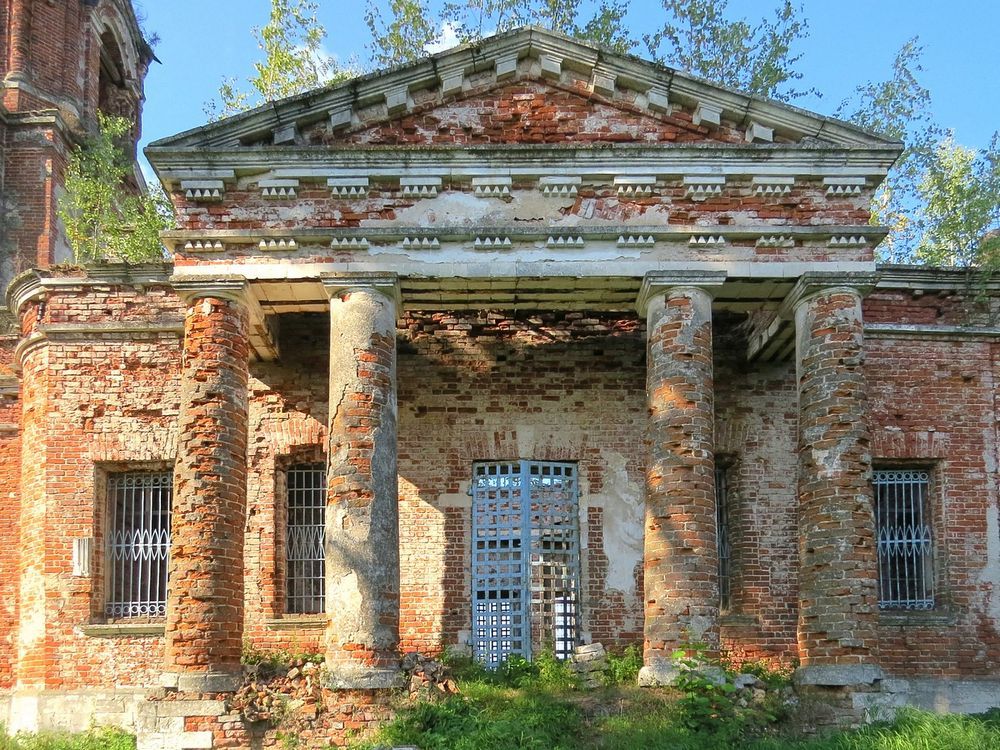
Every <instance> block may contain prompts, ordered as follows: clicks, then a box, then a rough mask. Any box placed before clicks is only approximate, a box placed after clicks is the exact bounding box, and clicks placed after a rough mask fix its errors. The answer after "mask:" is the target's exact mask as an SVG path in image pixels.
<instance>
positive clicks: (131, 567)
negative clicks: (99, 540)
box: [105, 471, 174, 618]
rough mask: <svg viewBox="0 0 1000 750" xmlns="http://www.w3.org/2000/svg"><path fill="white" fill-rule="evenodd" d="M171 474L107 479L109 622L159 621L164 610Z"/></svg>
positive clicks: (132, 474) (165, 601)
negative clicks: (133, 619)
mask: <svg viewBox="0 0 1000 750" xmlns="http://www.w3.org/2000/svg"><path fill="white" fill-rule="evenodd" d="M173 488H174V480H173V475H172V474H171V472H169V471H163V472H127V473H122V474H111V475H109V476H108V515H109V523H108V535H107V539H108V544H107V558H106V559H107V602H106V605H105V614H106V615H107V616H108V617H115V618H117V617H162V616H164V615H165V614H166V611H167V561H168V559H169V556H170V506H171V502H172V499H173Z"/></svg>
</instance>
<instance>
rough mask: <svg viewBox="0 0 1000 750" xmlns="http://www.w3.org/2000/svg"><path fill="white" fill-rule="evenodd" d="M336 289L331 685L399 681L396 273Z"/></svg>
mask: <svg viewBox="0 0 1000 750" xmlns="http://www.w3.org/2000/svg"><path fill="white" fill-rule="evenodd" d="M323 283H324V285H325V286H326V289H327V292H328V294H329V296H330V422H329V423H330V436H329V454H328V455H329V469H328V475H327V476H328V480H327V487H328V489H327V493H328V494H327V514H326V611H327V613H328V614H329V617H330V622H329V625H328V627H327V633H326V675H327V685H328V686H329V687H332V688H340V689H375V688H389V687H396V686H398V685H399V684H400V683H401V673H400V670H399V507H398V503H399V493H398V489H397V484H398V478H397V471H396V313H397V309H398V304H399V302H398V291H397V287H396V280H395V276H394V275H392V274H388V275H367V276H363V277H362V276H337V277H329V278H325V279H324V281H323Z"/></svg>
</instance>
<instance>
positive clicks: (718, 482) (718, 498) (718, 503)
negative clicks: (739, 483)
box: [715, 466, 731, 610]
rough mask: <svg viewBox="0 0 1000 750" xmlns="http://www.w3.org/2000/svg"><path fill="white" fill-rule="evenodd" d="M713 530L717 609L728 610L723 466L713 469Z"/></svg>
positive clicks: (726, 502) (726, 497) (726, 495)
mask: <svg viewBox="0 0 1000 750" xmlns="http://www.w3.org/2000/svg"><path fill="white" fill-rule="evenodd" d="M715 530H716V543H717V545H718V549H719V609H721V610H727V609H729V606H730V603H731V599H730V589H731V583H730V581H731V578H730V545H729V487H728V485H727V483H726V469H725V467H724V466H716V467H715Z"/></svg>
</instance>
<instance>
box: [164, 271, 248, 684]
mask: <svg viewBox="0 0 1000 750" xmlns="http://www.w3.org/2000/svg"><path fill="white" fill-rule="evenodd" d="M175 288H176V289H177V291H178V293H179V294H180V295H181V296H182V297H184V298H185V299H186V300H187V302H188V308H187V315H186V317H185V320H184V359H183V365H182V369H181V409H180V417H179V419H178V425H177V430H178V438H177V460H176V464H175V468H174V499H173V513H172V528H171V544H170V585H169V587H168V593H167V625H166V675H165V679H164V683H165V684H166V685H167V686H169V687H176V688H177V689H179V690H181V691H182V692H192V693H199V692H222V691H226V690H233V689H235V688H236V686H237V685H238V683H239V681H240V679H241V677H242V667H241V665H240V651H241V646H242V640H243V536H244V534H243V528H244V524H245V519H246V452H247V398H248V396H247V377H248V369H249V353H250V343H249V338H248V336H249V331H248V327H249V313H248V307H247V301H248V300H247V297H246V294H247V291H246V284H245V282H243V281H238V282H234V281H225V282H190V281H187V282H180V283H177V284H175Z"/></svg>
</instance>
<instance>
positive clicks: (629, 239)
mask: <svg viewBox="0 0 1000 750" xmlns="http://www.w3.org/2000/svg"><path fill="white" fill-rule="evenodd" d="M655 244H656V238H655V237H653V235H651V234H647V235H642V234H629V235H624V234H623V235H620V236H619V237H618V247H653V246H654V245H655Z"/></svg>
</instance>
